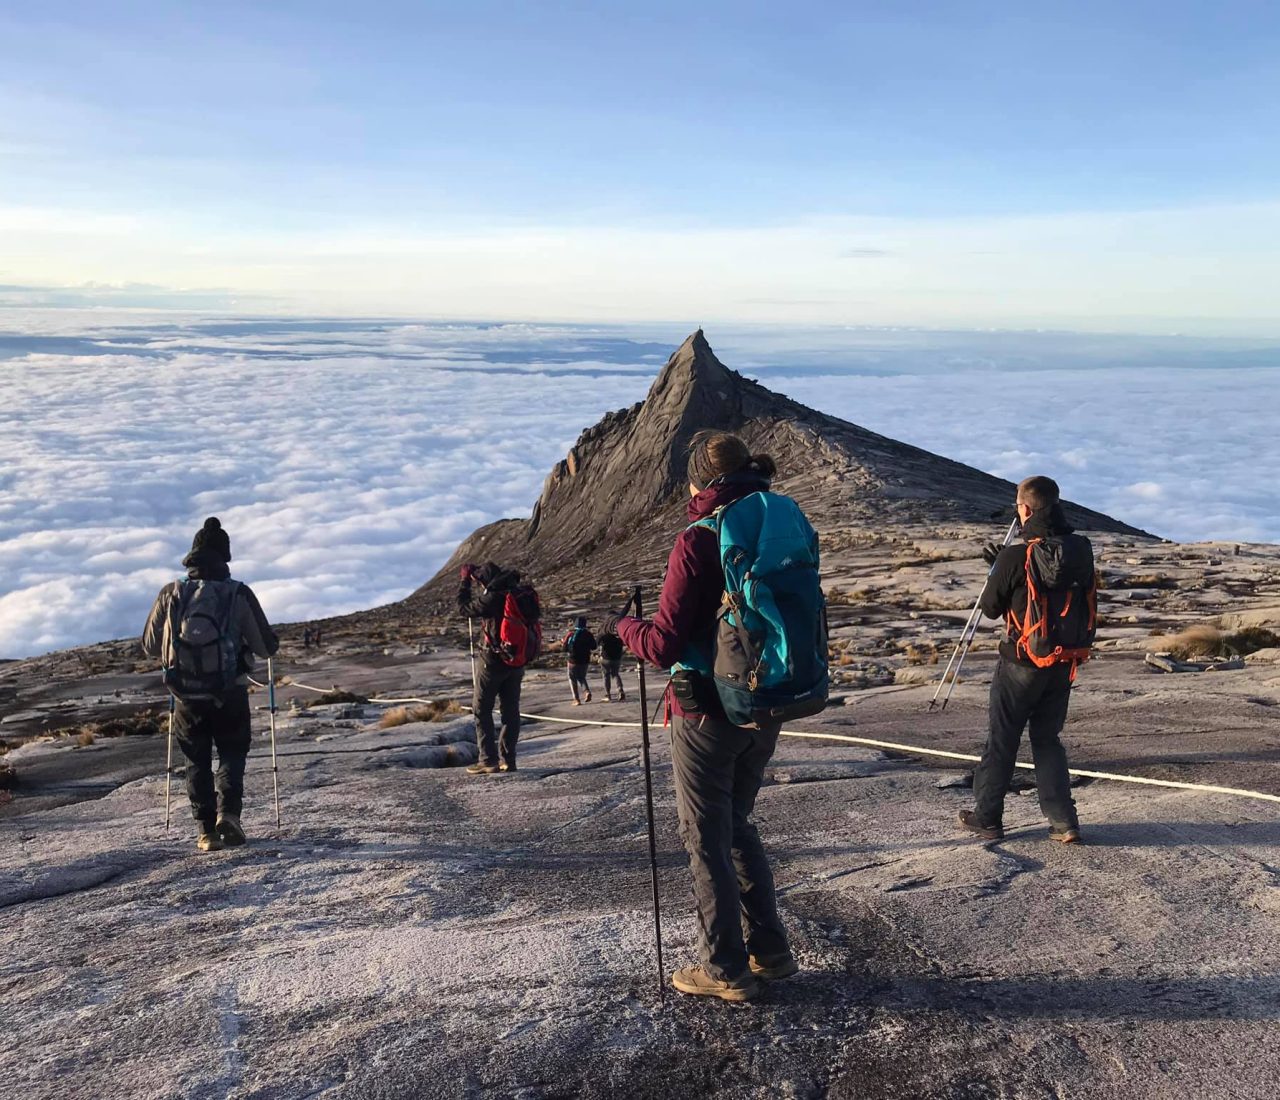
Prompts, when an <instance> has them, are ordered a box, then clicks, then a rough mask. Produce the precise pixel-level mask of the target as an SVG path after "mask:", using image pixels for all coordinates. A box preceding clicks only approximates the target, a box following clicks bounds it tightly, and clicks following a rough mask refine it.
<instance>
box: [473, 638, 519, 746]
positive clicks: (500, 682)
mask: <svg viewBox="0 0 1280 1100" xmlns="http://www.w3.org/2000/svg"><path fill="white" fill-rule="evenodd" d="M523 679H524V669H523V668H512V667H511V666H510V665H504V664H503V663H502V662H501V661H499V660H496V659H491V660H486V661H484V662H483V663H482V664H481V665H480V671H479V673H478V674H477V676H476V691H475V697H474V698H473V699H472V705H473V706H474V707H475V716H476V744H477V745H478V746H479V748H480V763H482V764H490V765H496V764H497V763H498V762H499V756H501V762H502V763H503V764H514V763H515V762H516V742H517V741H518V740H520V683H521V681H522V680H523ZM495 702H496V703H497V704H498V710H499V713H500V714H501V716H502V737H501V740H499V739H498V735H497V733H496V732H495V730H494V727H493V705H494V703H495Z"/></svg>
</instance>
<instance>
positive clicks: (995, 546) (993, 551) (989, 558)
mask: <svg viewBox="0 0 1280 1100" xmlns="http://www.w3.org/2000/svg"><path fill="white" fill-rule="evenodd" d="M1003 549H1004V547H1003V546H1001V545H1000V544H999V543H998V542H989V543H987V545H986V546H984V547H983V548H982V560H983V561H985V562H986V563H987V564H988V565H995V563H996V558H998V557H999V556H1000V551H1001V550H1003Z"/></svg>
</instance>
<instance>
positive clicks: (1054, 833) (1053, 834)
mask: <svg viewBox="0 0 1280 1100" xmlns="http://www.w3.org/2000/svg"><path fill="white" fill-rule="evenodd" d="M1049 839H1050V840H1056V841H1057V842H1058V843H1059V844H1079V843H1081V839H1080V826H1079V825H1050V826H1049Z"/></svg>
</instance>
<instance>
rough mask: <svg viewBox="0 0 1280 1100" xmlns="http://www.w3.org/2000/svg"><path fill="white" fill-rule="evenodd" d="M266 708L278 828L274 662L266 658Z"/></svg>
mask: <svg viewBox="0 0 1280 1100" xmlns="http://www.w3.org/2000/svg"><path fill="white" fill-rule="evenodd" d="M267 710H268V712H269V713H270V715H271V785H272V787H273V788H274V789H275V793H276V828H277V829H278V828H280V768H279V766H278V765H277V764H276V662H275V658H273V657H268V658H267Z"/></svg>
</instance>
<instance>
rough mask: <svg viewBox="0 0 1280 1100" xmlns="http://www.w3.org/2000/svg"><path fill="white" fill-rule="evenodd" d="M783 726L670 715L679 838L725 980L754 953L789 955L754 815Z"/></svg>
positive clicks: (701, 922)
mask: <svg viewBox="0 0 1280 1100" xmlns="http://www.w3.org/2000/svg"><path fill="white" fill-rule="evenodd" d="M778 729H779V727H777V726H774V727H772V728H770V729H767V730H746V729H741V728H739V727H738V726H733V725H730V724H729V723H728V722H726V721H725V720H724V719H718V720H717V719H713V718H706V717H695V716H690V717H682V716H681V715H678V714H677V715H674V716H673V717H672V719H671V764H672V769H673V770H674V772H675V786H676V812H677V814H678V816H679V819H680V837H681V839H682V840H683V841H684V846H685V850H686V851H687V852H688V853H689V869H690V870H691V871H692V872H693V899H694V904H695V905H696V907H697V910H698V926H699V929H700V931H701V934H700V935H699V937H698V948H699V952H700V954H701V958H702V965H703V966H704V967H705V968H706V971H707V973H708V974H710V975H711V976H712V977H715V978H719V979H721V980H725V979H731V978H736V977H738V976H739V975H741V974H742V973H743V972H744V971H746V969H747V954H748V952H750V954H752V955H762V956H776V955H781V954H785V953H786V951H787V950H788V948H787V936H786V933H785V932H784V931H783V929H782V921H781V919H780V918H779V917H778V899H777V896H776V895H775V893H774V888H773V872H772V871H771V870H770V869H769V861H768V859H767V857H766V856H765V853H764V846H763V845H762V844H761V843H760V834H759V833H758V832H757V831H756V827H755V825H753V824H752V823H751V821H750V820H749V818H750V816H751V811H752V809H753V807H754V806H755V802H756V794H757V792H758V791H759V790H760V782H761V780H762V779H763V778H764V769H765V765H766V764H768V762H769V758H770V757H772V756H773V750H774V748H775V747H776V746H777V743H778Z"/></svg>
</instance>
